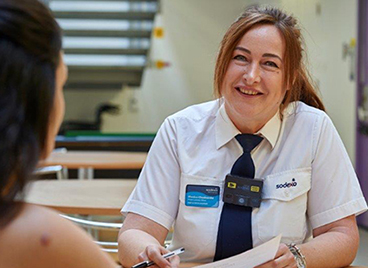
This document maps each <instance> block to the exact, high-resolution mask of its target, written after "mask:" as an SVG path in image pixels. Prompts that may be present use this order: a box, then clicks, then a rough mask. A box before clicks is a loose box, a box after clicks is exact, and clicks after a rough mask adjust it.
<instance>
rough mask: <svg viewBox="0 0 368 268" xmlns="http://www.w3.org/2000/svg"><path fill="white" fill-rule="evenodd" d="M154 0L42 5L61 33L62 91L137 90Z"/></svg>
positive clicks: (72, 0)
mask: <svg viewBox="0 0 368 268" xmlns="http://www.w3.org/2000/svg"><path fill="white" fill-rule="evenodd" d="M158 1H159V0H123V1H122V0H120V1H118V0H108V1H103V0H90V1H78V0H70V1H64V0H44V2H46V4H48V5H49V7H50V9H51V10H52V11H53V13H54V15H55V17H56V19H57V21H58V23H59V24H60V26H61V28H62V29H63V32H64V36H63V49H64V53H65V62H66V64H67V66H68V68H69V79H68V82H67V84H66V86H65V88H66V89H101V90H103V89H121V88H122V87H124V86H132V87H139V86H140V84H141V80H142V74H143V71H144V69H145V67H146V65H147V53H148V51H149V48H150V43H151V32H152V28H153V20H154V17H155V14H156V13H157V12H158V10H159V2H158Z"/></svg>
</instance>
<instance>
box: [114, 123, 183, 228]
mask: <svg viewBox="0 0 368 268" xmlns="http://www.w3.org/2000/svg"><path fill="white" fill-rule="evenodd" d="M180 174H181V172H180V166H179V163H178V156H177V139H176V131H175V121H174V120H172V121H171V120H169V118H167V119H166V120H165V121H164V123H163V124H162V125H161V127H160V129H159V131H158V132H157V135H156V137H155V139H154V141H153V143H152V146H151V148H150V151H149V153H148V156H147V160H146V162H145V164H144V166H143V169H142V172H141V174H140V176H139V178H138V182H137V185H136V187H135V189H134V191H133V192H132V194H131V195H130V197H129V199H128V201H127V203H126V204H125V205H124V207H123V208H122V210H121V212H122V213H123V214H126V213H128V212H133V213H136V214H139V215H142V216H144V217H146V218H149V219H151V220H153V221H155V222H157V223H158V224H160V225H162V226H164V227H165V228H166V229H170V228H171V226H172V224H173V222H174V219H175V218H176V215H177V210H178V206H179V187H180Z"/></svg>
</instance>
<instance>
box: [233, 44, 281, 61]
mask: <svg viewBox="0 0 368 268" xmlns="http://www.w3.org/2000/svg"><path fill="white" fill-rule="evenodd" d="M234 50H241V51H244V52H245V53H248V54H249V55H252V52H250V50H249V49H246V48H244V47H235V49H234ZM262 57H271V58H278V59H279V60H280V61H281V62H282V59H281V57H279V56H278V55H276V54H272V53H265V54H263V55H262Z"/></svg>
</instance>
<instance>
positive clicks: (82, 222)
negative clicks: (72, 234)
mask: <svg viewBox="0 0 368 268" xmlns="http://www.w3.org/2000/svg"><path fill="white" fill-rule="evenodd" d="M60 216H61V217H63V218H65V219H67V220H70V221H71V222H74V223H77V224H79V225H81V226H84V227H93V228H95V229H100V230H103V229H105V230H111V229H113V230H119V229H120V228H121V227H122V226H123V224H122V223H109V222H97V221H89V220H84V219H78V218H74V217H70V216H67V215H63V214H60Z"/></svg>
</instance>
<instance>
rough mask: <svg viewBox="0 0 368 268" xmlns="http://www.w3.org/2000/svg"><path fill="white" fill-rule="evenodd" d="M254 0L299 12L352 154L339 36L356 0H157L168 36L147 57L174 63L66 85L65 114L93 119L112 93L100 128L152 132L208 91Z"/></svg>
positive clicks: (343, 38) (350, 89) (350, 102)
mask: <svg viewBox="0 0 368 268" xmlns="http://www.w3.org/2000/svg"><path fill="white" fill-rule="evenodd" d="M256 2H258V3H271V4H274V5H277V6H279V7H283V8H284V9H285V10H287V11H288V12H290V13H293V14H294V15H295V16H296V17H297V18H299V20H300V22H301V24H302V26H303V27H304V29H305V31H304V36H305V39H306V43H307V47H308V54H309V62H310V67H311V72H312V74H313V76H314V77H315V78H316V79H317V80H318V82H319V85H320V89H321V93H322V96H323V100H324V102H325V104H326V108H327V112H328V113H329V115H330V116H331V117H332V120H333V121H334V123H335V125H336V127H337V129H338V131H339V133H340V135H341V137H342V139H343V141H344V143H345V145H346V147H347V149H348V153H349V155H350V157H351V158H352V159H354V152H355V146H354V143H355V134H354V133H355V132H354V130H355V110H354V109H355V83H354V82H351V81H349V70H348V68H349V63H348V62H347V61H344V60H342V44H343V42H349V40H350V38H352V37H355V36H356V29H357V27H356V19H357V17H356V16H357V15H356V14H357V2H356V0H319V1H318V0H268V1H267V0H260V1H255V0H254V1H245V0H185V1H183V0H161V3H162V12H161V14H159V15H158V16H157V18H156V22H155V24H156V25H157V26H162V27H163V28H164V29H165V37H164V38H163V39H153V44H152V49H151V58H152V59H153V60H155V59H162V60H165V61H169V62H170V63H171V66H170V67H169V68H166V69H163V70H157V69H146V71H145V74H144V78H143V83H142V86H141V88H140V89H138V90H137V89H124V90H122V91H112V92H111V91H110V92H103V91H98V92H96V91H94V92H91V93H90V92H87V91H81V92H75V91H74V92H71V91H67V92H66V94H65V95H66V102H67V112H66V118H67V119H78V118H80V119H87V120H92V119H93V111H94V108H95V107H96V105H97V104H98V103H100V102H103V101H111V102H114V103H118V104H120V105H121V107H122V114H121V115H119V116H105V117H104V125H103V131H104V132H155V131H156V130H157V129H158V127H159V126H160V124H161V122H162V121H163V120H164V118H165V117H166V116H168V115H170V114H172V113H174V112H176V111H178V110H180V109H182V108H184V107H186V106H188V105H191V104H194V103H199V102H203V101H207V100H210V99H212V96H213V94H212V81H213V70H214V63H215V58H216V52H217V49H218V46H219V42H220V40H221V38H222V35H223V34H224V32H225V31H226V29H227V27H228V26H229V25H230V24H231V22H233V21H234V20H235V18H236V17H237V16H238V15H239V14H240V13H241V11H242V10H243V9H244V7H245V6H246V5H247V4H252V3H256ZM317 5H320V14H318V12H317ZM134 99H135V100H136V103H135V104H134V105H132V100H134Z"/></svg>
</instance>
